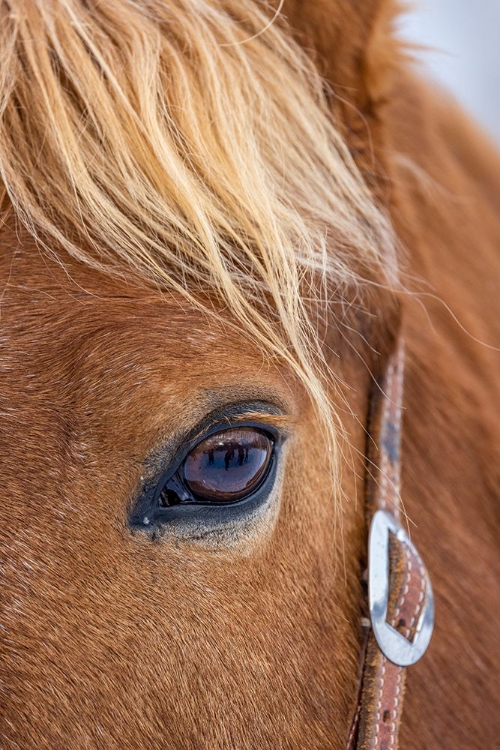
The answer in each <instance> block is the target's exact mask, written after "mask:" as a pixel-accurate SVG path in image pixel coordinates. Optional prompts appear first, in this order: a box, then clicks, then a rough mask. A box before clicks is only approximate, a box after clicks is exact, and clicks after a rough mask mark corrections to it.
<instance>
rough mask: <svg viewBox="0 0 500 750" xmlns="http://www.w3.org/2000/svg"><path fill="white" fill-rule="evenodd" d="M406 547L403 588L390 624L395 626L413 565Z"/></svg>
mask: <svg viewBox="0 0 500 750" xmlns="http://www.w3.org/2000/svg"><path fill="white" fill-rule="evenodd" d="M405 547H406V545H405ZM406 549H407V559H408V565H407V566H406V579H405V583H404V586H403V590H402V592H401V593H400V595H399V597H398V603H397V606H396V609H395V612H394V615H393V617H392V625H393V627H396V626H397V622H398V619H399V616H400V614H401V610H402V609H403V607H404V604H405V601H406V597H407V595H408V592H409V590H410V582H411V573H412V570H413V567H412V564H411V553H410V551H409V549H408V547H406Z"/></svg>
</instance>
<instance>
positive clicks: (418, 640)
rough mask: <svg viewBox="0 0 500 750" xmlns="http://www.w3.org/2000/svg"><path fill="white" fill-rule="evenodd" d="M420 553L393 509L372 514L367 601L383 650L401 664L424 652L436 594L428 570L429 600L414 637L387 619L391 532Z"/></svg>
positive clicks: (408, 664)
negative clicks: (410, 638)
mask: <svg viewBox="0 0 500 750" xmlns="http://www.w3.org/2000/svg"><path fill="white" fill-rule="evenodd" d="M390 533H392V534H393V535H394V537H395V538H396V539H397V541H398V542H399V543H400V544H406V545H407V546H408V547H409V548H410V550H411V551H412V552H413V553H414V554H415V555H417V556H418V552H417V550H416V548H415V546H414V545H413V544H412V542H411V541H410V539H409V537H408V534H407V533H406V531H405V530H404V529H403V527H402V526H401V524H400V523H398V521H397V520H396V519H395V517H394V516H393V515H392V513H389V512H388V511H386V510H378V511H377V512H376V513H375V515H374V516H373V519H372V523H371V527H370V538H369V545H368V603H369V607H370V618H371V623H372V628H373V632H374V635H375V638H376V640H377V643H378V645H379V647H380V650H381V651H382V653H383V654H384V655H385V656H386V657H387V658H388V659H389V661H392V662H393V663H394V664H396V665H397V666H399V667H408V666H410V664H415V662H417V661H418V660H419V659H420V658H421V657H422V656H423V655H424V653H425V651H426V649H427V646H428V645H429V641H430V640H431V636H432V630H433V627H434V597H433V594H432V587H431V583H430V580H429V576H428V574H427V571H425V584H426V600H425V604H424V607H423V609H422V612H421V615H420V618H419V621H418V623H417V626H416V631H415V637H414V638H413V640H412V641H410V640H409V639H408V638H405V636H404V635H401V633H399V632H398V631H397V630H396V629H395V628H393V627H392V625H390V624H389V623H388V621H387V607H388V603H389V534H390Z"/></svg>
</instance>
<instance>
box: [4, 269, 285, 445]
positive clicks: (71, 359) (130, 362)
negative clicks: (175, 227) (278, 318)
mask: <svg viewBox="0 0 500 750" xmlns="http://www.w3.org/2000/svg"><path fill="white" fill-rule="evenodd" d="M1 313H2V331H1V334H0V351H1V355H0V382H1V383H2V387H1V389H0V390H1V393H0V421H1V422H2V423H3V424H4V426H5V427H6V428H8V423H9V421H10V419H11V418H12V417H13V415H15V418H16V425H17V426H16V434H17V436H18V438H19V439H21V438H23V440H24V441H26V440H28V439H29V436H30V435H32V434H33V435H34V436H36V434H37V433H39V431H40V429H42V430H43V431H44V435H45V442H47V441H48V440H49V436H51V437H52V438H53V442H54V445H53V450H54V451H57V450H58V448H59V447H60V446H61V445H62V439H63V437H64V440H66V439H67V437H65V435H66V436H67V434H68V432H69V433H71V434H72V435H73V436H75V435H81V434H85V433H86V434H87V435H88V436H89V442H90V443H92V444H93V443H96V445H95V446H94V447H95V448H96V449H97V447H98V446H97V443H99V447H100V448H101V449H103V448H108V449H109V451H110V453H111V452H112V453H113V454H114V453H116V452H117V451H118V450H119V445H120V444H121V445H122V446H128V447H129V448H130V449H131V450H134V451H137V452H139V453H146V452H148V451H149V450H151V448H154V445H155V442H156V441H158V440H161V439H162V436H165V435H168V433H169V432H178V431H182V430H184V429H188V428H190V427H192V426H193V424H195V423H196V422H197V421H198V420H202V419H203V418H204V417H205V416H206V415H207V414H208V413H210V412H211V411H213V410H214V409H217V408H218V407H221V406H223V405H224V404H227V403H231V402H233V403H234V402H241V401H256V400H266V401H272V402H273V403H275V404H276V403H277V404H278V406H281V407H283V408H284V409H285V410H286V411H287V412H290V411H294V407H293V406H292V405H291V399H292V391H291V388H290V385H287V386H285V384H284V379H283V374H282V373H281V372H280V371H279V370H278V368H277V367H276V366H275V365H273V364H272V363H270V362H269V360H268V358H267V359H266V357H265V356H264V355H263V353H262V352H261V351H260V350H259V349H258V347H256V346H253V345H252V343H251V341H249V340H248V339H247V338H246V337H245V333H244V331H242V330H240V329H238V326H237V325H236V324H235V323H234V321H233V322H230V321H229V320H228V319H227V318H226V317H225V316H224V315H222V314H221V315H220V316H217V315H214V316H208V315H206V314H202V313H201V312H200V311H199V310H198V309H196V308H195V307H194V306H190V305H189V304H188V303H187V302H186V300H184V299H182V298H180V297H178V296H177V297H176V296H175V295H160V294H159V293H158V292H151V291H150V290H147V289H142V290H141V289H131V288H129V289H128V291H127V290H126V291H125V293H124V291H123V288H121V289H120V287H119V285H117V286H116V288H113V287H112V286H111V285H109V286H108V288H107V289H106V290H105V291H103V290H100V291H99V293H89V292H88V291H83V290H82V289H81V288H80V289H75V287H74V285H73V286H71V288H68V287H66V288H65V287H64V286H60V285H57V286H55V287H54V286H52V287H51V286H49V285H47V284H39V285H38V286H36V287H34V286H33V285H29V286H23V285H21V284H15V283H11V285H10V287H9V288H8V289H7V290H6V291H5V293H4V298H3V302H2V308H1ZM61 430H62V431H63V432H64V435H62V433H61ZM59 433H61V434H59ZM129 433H130V434H129ZM58 435H59V437H58ZM118 438H119V439H118ZM16 442H18V441H17V440H16ZM108 444H109V445H108Z"/></svg>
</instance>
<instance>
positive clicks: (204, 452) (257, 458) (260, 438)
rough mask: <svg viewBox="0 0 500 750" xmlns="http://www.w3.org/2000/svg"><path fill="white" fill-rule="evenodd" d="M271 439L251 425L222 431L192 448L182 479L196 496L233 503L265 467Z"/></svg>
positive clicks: (256, 482) (254, 484)
mask: <svg viewBox="0 0 500 750" xmlns="http://www.w3.org/2000/svg"><path fill="white" fill-rule="evenodd" d="M273 444H274V443H273V440H272V438H271V437H270V436H269V435H266V434H265V433H264V432H261V431H260V430H258V429H256V428H254V427H238V428H234V429H230V430H223V431H221V432H217V433H215V434H214V435H211V436H210V437H208V438H206V439H205V440H203V441H202V442H201V443H198V445H197V446H196V447H195V448H193V450H192V451H191V453H189V455H188V456H187V458H186V460H185V462H184V481H185V483H186V485H187V486H188V488H189V489H190V490H191V491H192V492H193V494H194V495H196V496H197V497H199V498H202V499H207V500H211V501H213V502H222V503H223V502H233V501H235V500H239V499H241V498H242V497H244V496H245V495H248V494H250V493H251V492H253V491H254V490H255V489H257V487H258V486H259V483H260V482H261V480H262V479H263V478H264V476H265V474H266V471H267V469H268V467H269V464H270V461H271V456H272V452H273Z"/></svg>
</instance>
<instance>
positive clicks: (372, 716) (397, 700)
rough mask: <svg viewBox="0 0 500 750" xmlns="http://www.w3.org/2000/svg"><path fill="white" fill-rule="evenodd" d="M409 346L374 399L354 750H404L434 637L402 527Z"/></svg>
mask: <svg viewBox="0 0 500 750" xmlns="http://www.w3.org/2000/svg"><path fill="white" fill-rule="evenodd" d="M403 376H404V346H403V341H402V340H401V339H400V340H398V341H397V343H396V347H395V350H394V352H393V354H392V355H391V357H390V359H389V362H388V364H387V368H386V370H385V373H384V376H383V378H382V380H381V382H379V383H378V384H377V389H376V392H375V394H374V397H373V398H372V401H371V411H372V414H371V418H370V429H369V448H368V451H367V457H368V467H367V488H366V492H367V502H366V512H367V526H368V528H369V540H368V566H367V577H368V613H369V617H368V618H363V625H364V627H365V634H366V635H365V642H364V644H363V668H362V675H361V682H360V689H359V700H358V705H357V708H356V712H355V716H354V719H353V723H352V727H351V733H350V737H349V750H397V747H398V732H399V726H400V722H401V713H402V708H403V696H404V689H405V678H406V670H405V667H407V666H409V665H410V664H413V663H415V662H416V661H418V659H420V657H421V656H422V655H423V653H424V652H425V650H426V648H427V646H428V644H429V641H430V638H431V634H432V628H433V622H434V604H433V596H432V588H431V584H430V581H429V577H428V575H427V572H426V569H425V566H424V564H423V562H422V559H421V557H420V555H419V553H418V551H417V549H416V548H415V546H414V545H413V543H412V541H411V540H410V538H409V536H408V534H407V533H406V531H405V529H404V528H403V526H402V525H401V516H402V515H404V513H402V504H401V494H400V490H401V459H400V457H401V426H402V414H403Z"/></svg>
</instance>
